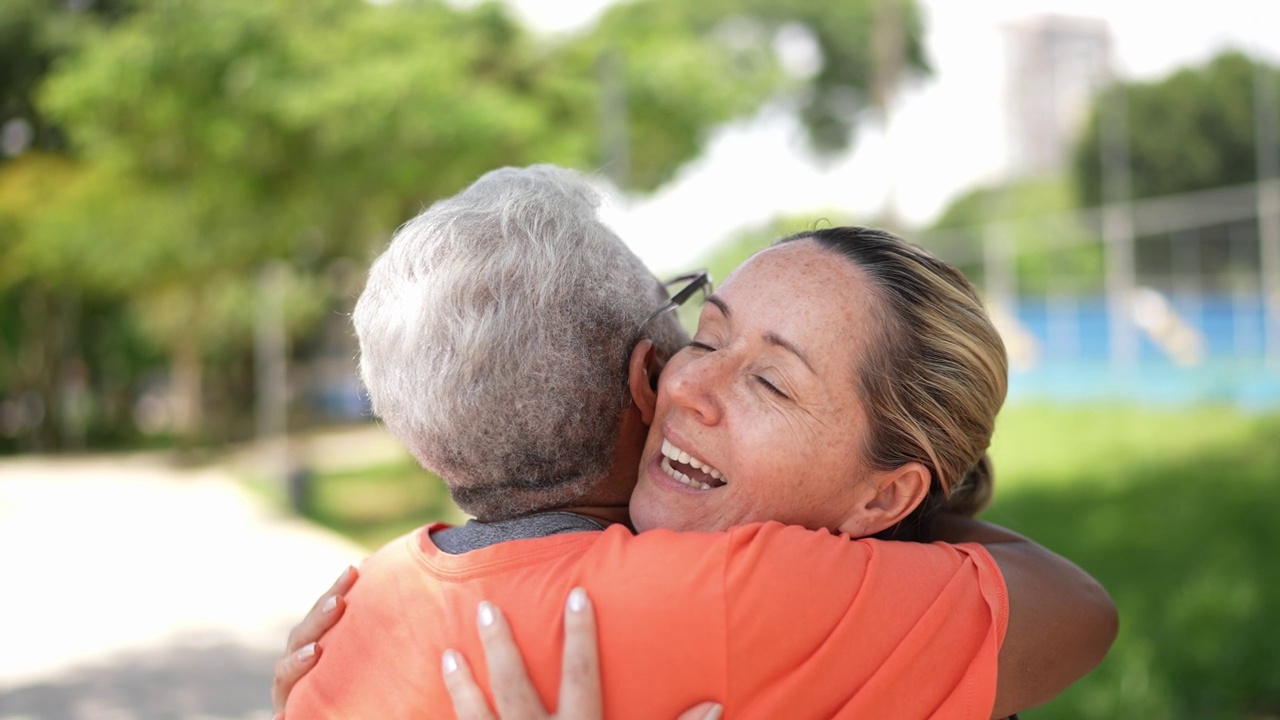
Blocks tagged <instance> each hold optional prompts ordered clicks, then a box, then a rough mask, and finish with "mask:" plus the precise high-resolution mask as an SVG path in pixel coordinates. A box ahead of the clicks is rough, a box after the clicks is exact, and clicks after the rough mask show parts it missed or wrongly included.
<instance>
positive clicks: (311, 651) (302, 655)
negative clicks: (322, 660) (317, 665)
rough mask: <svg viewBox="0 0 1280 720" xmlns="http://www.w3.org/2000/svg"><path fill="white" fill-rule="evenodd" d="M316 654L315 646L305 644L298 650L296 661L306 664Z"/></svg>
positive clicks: (313, 644)
mask: <svg viewBox="0 0 1280 720" xmlns="http://www.w3.org/2000/svg"><path fill="white" fill-rule="evenodd" d="M315 654H316V644H315V643H307V644H306V645H303V646H302V647H301V648H299V649H298V660H300V661H302V662H306V661H308V660H310V659H311V658H312V656H314V655H315Z"/></svg>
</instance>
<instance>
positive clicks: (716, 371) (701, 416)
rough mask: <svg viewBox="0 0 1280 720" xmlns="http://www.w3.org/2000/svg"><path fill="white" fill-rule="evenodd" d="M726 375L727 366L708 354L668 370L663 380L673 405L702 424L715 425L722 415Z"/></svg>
mask: <svg viewBox="0 0 1280 720" xmlns="http://www.w3.org/2000/svg"><path fill="white" fill-rule="evenodd" d="M724 372H725V367H724V363H723V362H719V361H718V359H717V358H716V356H715V355H714V354H710V353H709V354H706V355H702V356H700V357H696V358H693V359H691V360H689V361H688V362H685V363H681V364H680V365H679V366H678V367H668V368H667V372H666V373H664V374H663V376H662V379H663V380H664V381H665V384H666V391H667V393H668V394H669V395H670V396H671V401H672V403H674V404H675V405H676V406H678V407H681V408H684V409H685V410H687V411H689V412H691V413H693V415H694V416H695V417H696V418H697V419H698V420H699V421H700V422H702V423H704V424H707V425H714V424H716V423H718V422H719V421H720V417H721V414H722V412H723V407H722V404H721V397H720V391H721V380H722V378H723V375H724Z"/></svg>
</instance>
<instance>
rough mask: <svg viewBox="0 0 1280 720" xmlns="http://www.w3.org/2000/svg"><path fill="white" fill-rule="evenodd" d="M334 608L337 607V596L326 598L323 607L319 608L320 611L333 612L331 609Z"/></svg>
mask: <svg viewBox="0 0 1280 720" xmlns="http://www.w3.org/2000/svg"><path fill="white" fill-rule="evenodd" d="M336 607H338V596H337V595H330V596H329V597H328V598H326V599H325V601H324V605H321V606H320V611H321V612H333V609H334V608H336Z"/></svg>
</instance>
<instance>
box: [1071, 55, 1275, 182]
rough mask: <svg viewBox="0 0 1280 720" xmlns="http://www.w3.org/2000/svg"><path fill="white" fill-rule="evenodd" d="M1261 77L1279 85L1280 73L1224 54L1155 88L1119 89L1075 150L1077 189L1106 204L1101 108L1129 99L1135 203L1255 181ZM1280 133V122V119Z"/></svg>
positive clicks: (1134, 85)
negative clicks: (1120, 97)
mask: <svg viewBox="0 0 1280 720" xmlns="http://www.w3.org/2000/svg"><path fill="white" fill-rule="evenodd" d="M1256 73H1261V74H1262V76H1263V77H1264V78H1265V81H1266V82H1270V83H1272V84H1273V86H1280V73H1278V72H1277V70H1276V69H1275V68H1273V67H1269V66H1265V65H1259V64H1257V63H1255V61H1254V60H1252V59H1250V58H1249V57H1248V56H1246V55H1244V54H1243V53H1240V52H1226V53H1223V54H1221V55H1219V56H1217V57H1215V58H1214V59H1213V60H1211V61H1210V62H1208V63H1207V64H1205V65H1203V66H1197V67H1188V68H1185V69H1182V70H1179V71H1177V72H1175V73H1173V74H1172V75H1170V76H1168V77H1166V78H1163V79H1161V80H1157V81H1154V82H1128V83H1121V84H1119V85H1117V86H1115V87H1112V88H1110V89H1109V90H1107V92H1106V94H1104V95H1103V96H1102V97H1101V98H1100V99H1099V100H1098V102H1097V103H1095V108H1094V112H1093V113H1092V116H1091V118H1090V120H1089V122H1088V125H1087V126H1086V129H1085V132H1084V135H1083V137H1082V138H1081V140H1080V142H1079V143H1078V144H1077V145H1076V148H1075V150H1074V166H1075V173H1074V174H1075V181H1076V190H1077V192H1078V194H1079V197H1080V200H1081V202H1082V203H1083V204H1085V205H1086V206H1090V205H1096V204H1098V203H1100V202H1102V201H1103V186H1102V177H1103V172H1102V148H1101V143H1102V133H1101V124H1100V117H1101V115H1100V112H1101V110H1100V109H1101V107H1103V105H1104V104H1105V103H1108V102H1115V98H1114V95H1115V93H1123V94H1124V98H1123V102H1124V105H1125V107H1126V109H1127V125H1128V142H1129V163H1130V168H1131V173H1132V189H1131V194H1132V197H1134V198H1146V197H1156V196H1159V195H1172V194H1175V193H1181V192H1189V191H1192V190H1203V189H1207V188H1215V187H1223V186H1227V185H1238V184H1241V183H1248V182H1253V181H1254V180H1255V179H1256V178H1257V152H1256V146H1255V135H1256V131H1255V114H1254V107H1255V98H1254V94H1255V92H1254V91H1255V84H1256V80H1257V75H1256ZM1276 122H1277V123H1278V125H1277V127H1278V128H1280V119H1277V120H1276Z"/></svg>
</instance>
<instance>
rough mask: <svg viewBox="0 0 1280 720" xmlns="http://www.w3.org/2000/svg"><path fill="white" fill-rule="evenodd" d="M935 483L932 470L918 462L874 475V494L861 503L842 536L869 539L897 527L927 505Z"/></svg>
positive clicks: (872, 483)
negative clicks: (847, 535) (922, 504)
mask: <svg viewBox="0 0 1280 720" xmlns="http://www.w3.org/2000/svg"><path fill="white" fill-rule="evenodd" d="M932 479H933V475H932V473H930V472H929V468H927V467H925V466H924V465H923V464H921V463H918V462H909V463H906V464H904V465H902V466H900V467H897V468H895V469H893V470H885V471H877V472H873V473H871V476H870V477H869V478H868V479H867V484H868V485H870V486H871V488H874V492H868V493H866V495H865V496H864V499H860V500H859V502H858V504H857V505H856V506H855V507H854V508H853V510H852V511H851V513H850V516H849V517H848V518H846V519H845V522H844V523H842V524H841V525H840V528H839V530H840V532H843V533H848V534H849V535H850V536H851V537H867V536H869V535H875V534H876V533H878V532H880V531H881V530H887V529H889V528H891V527H893V526H894V525H897V524H898V523H899V522H902V520H904V519H905V518H906V517H907V516H908V515H910V514H911V513H912V511H914V510H915V509H916V508H917V507H919V505H920V503H921V502H923V501H924V498H925V496H926V495H928V494H929V484H930V482H932Z"/></svg>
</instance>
